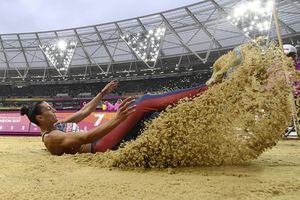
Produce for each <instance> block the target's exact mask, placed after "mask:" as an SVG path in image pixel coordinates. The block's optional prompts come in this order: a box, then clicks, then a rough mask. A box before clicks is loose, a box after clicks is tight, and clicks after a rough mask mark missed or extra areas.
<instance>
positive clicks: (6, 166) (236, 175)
mask: <svg viewBox="0 0 300 200" xmlns="http://www.w3.org/2000/svg"><path fill="white" fill-rule="evenodd" d="M0 156H1V157H0V180H1V185H0V199H39V200H40V199H284V200H286V199H299V196H300V141H299V140H293V141H292V140H288V141H280V142H279V143H278V145H277V146H275V147H273V148H272V149H270V150H268V151H266V152H264V153H263V154H262V155H261V156H260V157H259V158H258V159H257V160H253V161H251V162H247V163H244V164H242V165H234V166H220V167H193V168H176V169H146V170H145V169H131V170H124V169H118V168H101V167H97V166H96V165H95V163H93V164H92V165H91V164H90V163H89V161H88V160H86V162H77V161H76V159H75V156H73V155H64V156H60V157H59V156H52V155H50V154H49V153H48V152H47V151H46V149H45V147H44V145H43V143H42V142H41V138H39V137H0ZM89 157H90V156H88V157H87V158H89Z"/></svg>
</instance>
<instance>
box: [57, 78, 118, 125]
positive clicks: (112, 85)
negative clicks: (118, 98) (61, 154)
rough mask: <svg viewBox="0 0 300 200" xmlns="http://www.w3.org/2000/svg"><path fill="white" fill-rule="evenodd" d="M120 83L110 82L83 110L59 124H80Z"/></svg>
mask: <svg viewBox="0 0 300 200" xmlns="http://www.w3.org/2000/svg"><path fill="white" fill-rule="evenodd" d="M118 84H119V83H118V81H117V80H113V81H111V82H109V83H108V84H107V85H106V86H105V87H104V88H103V89H102V90H101V92H99V93H98V94H97V96H96V97H94V98H93V99H92V100H91V101H90V102H89V103H87V104H86V105H85V106H84V107H83V108H81V109H80V110H79V111H77V112H76V113H74V114H72V115H71V116H69V117H67V118H66V119H63V120H60V121H59V123H68V122H74V123H78V122H80V121H81V120H83V119H84V118H86V117H87V116H89V115H90V114H91V113H92V112H93V111H95V110H96V107H97V105H98V104H99V103H100V101H101V100H102V99H103V97H104V96H105V95H107V94H109V93H110V92H111V91H113V90H114V89H115V88H116V87H118Z"/></svg>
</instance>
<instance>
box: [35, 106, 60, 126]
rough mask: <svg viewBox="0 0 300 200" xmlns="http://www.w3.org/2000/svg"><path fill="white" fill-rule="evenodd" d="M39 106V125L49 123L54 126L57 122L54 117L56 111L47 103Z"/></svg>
mask: <svg viewBox="0 0 300 200" xmlns="http://www.w3.org/2000/svg"><path fill="white" fill-rule="evenodd" d="M40 106H41V112H42V114H41V115H40V116H41V117H40V118H39V121H40V122H41V123H51V124H54V123H55V122H57V117H56V114H55V113H56V110H55V109H54V108H53V107H52V106H51V105H50V104H49V103H47V102H43V103H41V104H40Z"/></svg>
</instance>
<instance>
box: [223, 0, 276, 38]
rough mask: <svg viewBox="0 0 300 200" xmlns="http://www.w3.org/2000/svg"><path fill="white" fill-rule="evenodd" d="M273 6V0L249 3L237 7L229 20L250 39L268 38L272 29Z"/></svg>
mask: <svg viewBox="0 0 300 200" xmlns="http://www.w3.org/2000/svg"><path fill="white" fill-rule="evenodd" d="M273 6H274V1H273V0H268V1H262V0H254V1H247V2H245V3H242V4H240V5H238V6H237V7H235V8H234V10H233V13H232V14H231V15H229V16H228V17H227V20H228V21H230V22H231V23H232V24H233V25H235V26H237V27H238V28H239V29H240V30H242V31H243V33H244V34H245V35H247V36H249V37H258V36H266V35H268V34H269V31H270V28H271V19H272V9H273Z"/></svg>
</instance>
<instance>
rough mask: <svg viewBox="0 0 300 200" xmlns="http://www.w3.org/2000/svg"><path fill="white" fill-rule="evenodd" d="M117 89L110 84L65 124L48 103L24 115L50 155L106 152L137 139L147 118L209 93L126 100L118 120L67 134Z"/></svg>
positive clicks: (180, 92)
mask: <svg viewBox="0 0 300 200" xmlns="http://www.w3.org/2000/svg"><path fill="white" fill-rule="evenodd" d="M117 85H118V82H117V81H112V82H110V83H109V84H107V85H106V86H105V88H104V89H103V90H102V91H101V92H100V93H99V94H98V95H97V96H96V97H95V98H94V99H93V100H92V101H91V102H89V103H88V104H87V105H86V106H85V107H83V108H82V109H81V110H80V111H78V112H76V113H74V114H73V115H71V116H70V117H68V118H66V119H64V120H60V121H58V120H57V118H56V114H55V112H56V110H55V109H54V108H53V107H52V106H51V105H49V104H48V103H47V102H45V101H41V102H37V103H35V104H33V105H31V106H29V107H27V106H24V107H22V108H21V115H25V114H26V115H27V117H28V118H29V120H30V121H31V122H32V123H34V124H36V125H37V126H39V127H40V129H41V132H42V140H43V142H44V144H45V146H46V147H47V149H48V150H49V152H50V153H51V154H54V155H62V154H64V153H69V154H75V153H87V152H91V153H95V152H105V151H107V150H109V149H116V148H118V146H119V144H120V143H121V141H123V140H130V139H132V138H135V137H137V135H138V134H139V132H140V131H139V130H136V127H135V125H137V124H139V122H140V121H141V120H143V119H144V117H145V116H146V115H147V114H148V115H147V116H149V114H152V113H153V112H156V111H162V110H164V109H165V108H166V107H167V106H169V105H172V104H175V103H177V102H178V101H179V100H180V99H182V98H184V97H193V96H195V95H197V94H200V93H202V92H203V91H205V90H206V89H207V86H205V85H202V86H199V87H194V88H188V89H184V90H175V91H172V92H168V93H165V94H160V95H150V94H146V95H143V96H141V97H140V98H139V99H137V100H135V101H134V100H132V98H127V99H126V100H124V101H123V103H122V104H121V105H120V107H119V110H118V112H117V114H116V116H115V117H114V118H113V119H112V120H110V121H109V122H108V123H106V124H105V125H103V126H100V127H97V128H95V129H92V130H89V131H87V132H80V131H78V128H76V125H75V126H74V125H72V126H73V130H75V131H74V132H64V131H65V127H66V126H65V123H78V122H80V121H81V120H83V119H84V118H85V117H87V116H88V115H89V114H91V113H92V112H93V111H94V110H95V109H96V106H97V105H98V104H99V102H100V101H101V99H102V97H103V96H104V95H106V94H107V93H109V92H111V91H112V90H113V89H115V88H116V87H117ZM74 127H75V128H74ZM77 127H78V126H77ZM132 130H133V131H132ZM74 133H75V134H74Z"/></svg>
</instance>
